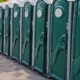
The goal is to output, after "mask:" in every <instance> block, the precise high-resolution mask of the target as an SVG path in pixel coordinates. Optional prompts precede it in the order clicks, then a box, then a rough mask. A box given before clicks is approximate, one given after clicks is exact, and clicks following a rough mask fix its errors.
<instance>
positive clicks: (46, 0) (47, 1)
mask: <svg viewBox="0 0 80 80" xmlns="http://www.w3.org/2000/svg"><path fill="white" fill-rule="evenodd" d="M44 1H45V2H46V3H47V4H52V3H53V1H54V0H44Z"/></svg>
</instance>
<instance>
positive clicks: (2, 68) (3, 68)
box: [0, 54, 50, 80]
mask: <svg viewBox="0 0 80 80" xmlns="http://www.w3.org/2000/svg"><path fill="white" fill-rule="evenodd" d="M0 80H50V79H47V78H45V77H44V76H42V75H41V74H39V73H37V72H36V71H33V70H30V69H29V68H27V67H26V66H24V65H21V64H19V63H17V62H16V61H14V60H11V59H9V58H7V57H6V56H3V55H1V54H0Z"/></svg>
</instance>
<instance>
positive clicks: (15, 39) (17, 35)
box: [13, 28, 20, 50]
mask: <svg viewBox="0 0 80 80" xmlns="http://www.w3.org/2000/svg"><path fill="white" fill-rule="evenodd" d="M19 31H20V30H19V28H18V29H17V31H16V35H15V37H14V42H13V50H14V49H15V44H16V41H17V39H19V36H20V35H19Z"/></svg>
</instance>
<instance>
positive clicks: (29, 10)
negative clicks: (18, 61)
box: [22, 1, 33, 66]
mask: <svg viewBox="0 0 80 80" xmlns="http://www.w3.org/2000/svg"><path fill="white" fill-rule="evenodd" d="M32 21H33V4H32V2H31V1H27V2H26V3H25V5H24V9H23V32H22V35H23V41H22V42H23V50H22V62H23V63H24V64H25V65H27V66H31V64H32Z"/></svg>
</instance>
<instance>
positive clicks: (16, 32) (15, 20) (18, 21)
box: [10, 0, 23, 60]
mask: <svg viewBox="0 0 80 80" xmlns="http://www.w3.org/2000/svg"><path fill="white" fill-rule="evenodd" d="M11 3H13V8H12V21H11V22H12V23H11V24H12V29H11V34H12V35H11V38H12V39H11V40H12V41H11V42H12V43H11V45H12V47H11V48H12V49H11V52H10V56H11V57H12V58H13V59H15V60H21V38H22V37H21V30H22V7H23V4H22V3H21V2H20V1H16V0H14V1H12V2H11Z"/></svg>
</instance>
